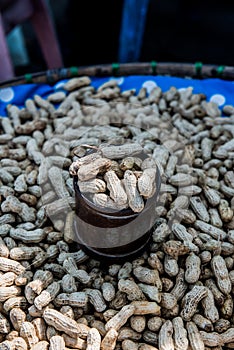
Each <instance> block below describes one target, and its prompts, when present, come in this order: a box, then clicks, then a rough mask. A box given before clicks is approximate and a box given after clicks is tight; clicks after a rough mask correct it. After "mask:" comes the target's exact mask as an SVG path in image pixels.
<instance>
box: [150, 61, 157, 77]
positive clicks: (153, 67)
mask: <svg viewBox="0 0 234 350" xmlns="http://www.w3.org/2000/svg"><path fill="white" fill-rule="evenodd" d="M157 64H158V63H157V61H151V68H152V73H153V75H156V74H157Z"/></svg>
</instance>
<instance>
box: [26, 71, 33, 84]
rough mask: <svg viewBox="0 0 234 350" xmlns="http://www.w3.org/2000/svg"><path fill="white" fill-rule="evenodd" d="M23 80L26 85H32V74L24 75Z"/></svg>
mask: <svg viewBox="0 0 234 350" xmlns="http://www.w3.org/2000/svg"><path fill="white" fill-rule="evenodd" d="M24 79H25V80H26V83H32V81H33V79H32V74H30V73H27V74H24Z"/></svg>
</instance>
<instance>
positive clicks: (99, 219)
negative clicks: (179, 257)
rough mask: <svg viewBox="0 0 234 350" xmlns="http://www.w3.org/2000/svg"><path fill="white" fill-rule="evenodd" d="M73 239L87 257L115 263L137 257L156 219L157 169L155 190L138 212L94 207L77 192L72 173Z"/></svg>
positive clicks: (143, 247)
mask: <svg viewBox="0 0 234 350" xmlns="http://www.w3.org/2000/svg"><path fill="white" fill-rule="evenodd" d="M73 185H74V190H75V201H76V207H75V212H76V215H75V219H74V233H75V237H74V238H75V240H76V242H77V243H78V244H79V246H80V248H81V249H82V250H84V251H85V252H86V253H87V254H88V255H89V256H90V257H93V258H95V259H99V260H101V261H107V262H110V263H112V262H118V261H124V260H127V259H131V258H133V257H137V256H139V254H141V253H142V252H143V251H144V250H145V249H146V247H147V245H148V243H149V241H150V237H151V233H152V228H153V225H154V223H155V220H156V218H157V217H156V210H155V208H156V204H157V197H158V194H159V191H160V186H161V178H160V173H159V170H158V168H157V172H156V191H155V193H154V195H153V196H152V197H151V198H149V199H147V200H146V201H145V207H144V209H143V210H142V211H141V212H140V213H135V212H133V211H132V210H131V209H130V208H127V209H123V210H120V211H114V210H111V209H109V208H108V209H107V208H103V207H97V206H96V205H95V204H94V203H93V202H92V201H91V200H90V199H89V198H88V197H86V196H84V194H82V193H81V192H80V189H79V186H78V178H77V176H74V179H73Z"/></svg>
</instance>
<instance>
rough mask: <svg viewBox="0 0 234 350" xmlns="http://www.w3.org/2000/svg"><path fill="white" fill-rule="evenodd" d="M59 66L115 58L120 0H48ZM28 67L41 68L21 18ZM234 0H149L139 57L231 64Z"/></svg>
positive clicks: (42, 64)
mask: <svg viewBox="0 0 234 350" xmlns="http://www.w3.org/2000/svg"><path fill="white" fill-rule="evenodd" d="M49 3H50V6H51V12H52V16H53V19H54V23H55V27H56V31H57V36H58V40H59V44H60V48H61V52H62V56H63V60H64V66H65V67H70V66H80V65H93V64H102V63H112V62H117V61H118V40H119V31H120V24H121V17H122V6H123V0H103V1H98V2H97V1H90V0H84V1H80V0H79V1H78V0H50V2H49ZM23 32H24V37H25V40H26V46H27V49H28V54H29V58H30V65H29V67H16V74H17V75H18V74H22V73H25V72H26V71H27V72H36V71H41V70H44V69H46V65H45V62H44V60H43V57H42V54H41V52H40V47H39V46H38V43H37V40H36V38H35V35H34V33H33V31H32V30H31V26H30V23H28V22H26V23H24V24H23ZM233 42H234V3H232V2H231V1H227V0H222V1H219V2H216V1H211V0H206V1H204V0H203V1H202V0H197V1H185V0H161V1H160V0H158V1H155V0H151V1H150V5H149V9H148V14H147V19H146V27H145V33H144V39H143V45H142V50H141V56H140V59H139V61H141V62H146V61H151V60H156V61H164V62H166V61H171V62H196V61H202V62H203V63H204V64H205V63H209V64H220V65H234V45H233Z"/></svg>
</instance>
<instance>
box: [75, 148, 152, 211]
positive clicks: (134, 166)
mask: <svg viewBox="0 0 234 350" xmlns="http://www.w3.org/2000/svg"><path fill="white" fill-rule="evenodd" d="M142 152H143V148H142V147H141V145H140V144H137V143H125V144H123V145H119V146H118V145H114V146H111V145H110V146H107V145H106V146H104V147H102V148H100V149H98V150H97V152H95V153H92V154H89V155H86V156H84V157H82V158H80V159H78V160H76V161H74V162H73V163H72V165H71V166H70V169H69V171H70V174H71V175H73V176H77V178H78V186H79V190H80V192H81V193H82V194H83V195H86V194H88V195H89V196H90V194H92V195H91V200H92V201H93V203H94V204H95V205H97V206H101V207H104V208H110V209H114V210H122V209H126V208H131V209H132V211H133V212H136V213H139V212H141V211H142V210H143V209H144V207H145V201H144V200H147V199H148V198H151V197H152V196H153V195H154V193H155V191H156V186H157V185H156V171H157V165H156V162H155V161H154V160H153V159H152V158H150V157H147V158H145V159H144V160H142V159H141V157H134V156H135V155H136V156H137V155H140V154H141V153H142ZM107 191H108V192H107ZM105 192H106V193H105Z"/></svg>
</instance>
